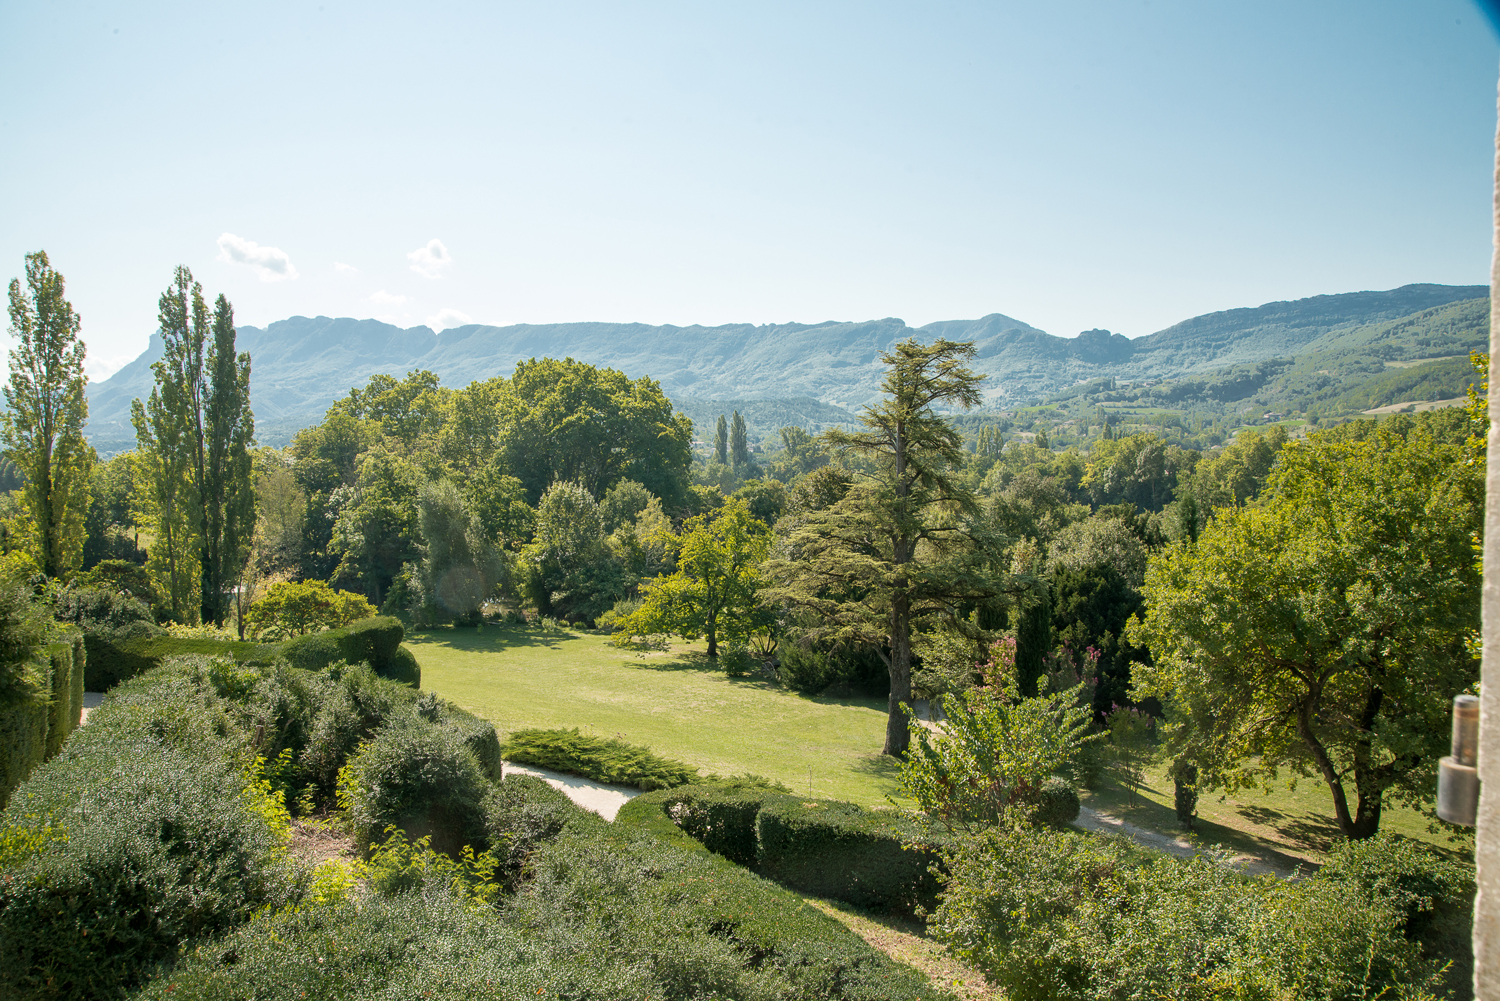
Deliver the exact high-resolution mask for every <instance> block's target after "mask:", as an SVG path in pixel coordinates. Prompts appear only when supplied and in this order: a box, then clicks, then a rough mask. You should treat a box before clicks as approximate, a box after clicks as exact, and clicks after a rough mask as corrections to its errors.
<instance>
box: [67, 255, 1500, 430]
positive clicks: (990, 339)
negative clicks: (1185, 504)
mask: <svg viewBox="0 0 1500 1001" xmlns="http://www.w3.org/2000/svg"><path fill="white" fill-rule="evenodd" d="M1488 294H1489V290H1488V288H1487V287H1485V286H1451V285H1432V284H1416V285H1405V286H1402V287H1400V288H1397V289H1389V290H1385V291H1367V292H1346V293H1338V294H1332V295H1323V296H1313V297H1309V298H1307V299H1298V300H1283V301H1277V302H1272V303H1266V304H1263V305H1261V306H1258V307H1239V308H1235V309H1230V310H1221V311H1218V312H1214V313H1206V314H1203V315H1201V316H1197V317H1191V318H1189V319H1187V320H1183V321H1181V322H1180V323H1177V324H1174V325H1172V326H1170V327H1167V328H1165V329H1163V330H1160V331H1157V332H1155V333H1152V334H1147V335H1145V336H1143V337H1138V338H1135V339H1131V338H1127V337H1125V336H1124V335H1122V334H1117V333H1111V332H1110V331H1108V330H1103V329H1098V328H1096V329H1093V330H1088V331H1084V332H1082V333H1081V334H1079V335H1078V336H1076V337H1058V336H1055V335H1053V334H1049V333H1047V332H1045V331H1043V330H1040V329H1038V328H1036V327H1033V326H1031V325H1030V324H1027V323H1025V322H1024V321H1021V320H1017V319H1015V318H1013V317H1010V316H1007V315H1005V314H1003V313H998V312H996V313H990V314H987V315H985V316H983V317H980V318H978V319H975V320H941V321H936V322H934V323H929V324H925V325H923V326H921V327H911V326H908V325H907V324H906V323H905V321H903V320H900V319H898V318H895V317H885V318H882V319H877V320H865V321H824V322H821V323H785V324H760V325H756V324H721V325H718V326H714V327H706V326H702V325H690V326H676V325H670V324H669V325H659V326H654V325H650V324H642V323H609V322H603V321H594V322H580V323H558V324H513V325H508V326H505V327H496V326H491V325H487V324H466V325H464V326H461V327H453V328H449V329H446V330H443V331H441V332H434V331H433V330H432V329H431V328H429V327H426V326H417V327H407V328H401V327H397V326H394V325H392V324H388V323H384V322H382V321H379V320H372V319H365V320H356V319H352V318H330V317H325V316H318V317H304V316H294V317H288V318H287V319H285V320H278V321H275V322H273V323H269V324H267V325H266V326H265V327H255V326H249V325H247V326H243V327H239V328H238V331H237V332H238V346H239V349H240V350H242V351H249V352H250V355H251V358H252V368H251V400H252V405H253V407H254V410H255V413H256V425H257V436H258V438H259V439H260V440H261V442H262V443H263V444H282V443H284V442H285V441H287V440H289V439H290V436H291V435H292V434H293V433H295V432H296V431H297V430H299V429H300V428H302V427H306V426H309V425H311V424H313V423H316V422H317V421H318V420H320V419H321V417H322V414H323V412H324V411H325V410H326V409H327V407H328V405H329V404H331V403H332V402H333V401H334V400H335V399H337V398H339V397H340V396H342V395H344V394H345V393H347V392H348V390H349V388H350V387H352V386H357V385H362V384H364V383H365V382H366V381H367V380H368V379H369V377H370V376H371V375H375V374H377V373H386V374H391V375H396V376H400V375H403V374H404V373H405V372H407V371H409V370H412V369H428V370H431V371H433V372H434V373H436V374H437V375H438V376H439V377H440V378H442V380H443V381H444V383H445V384H449V385H466V384H468V383H469V382H471V381H473V380H475V379H485V378H490V377H493V376H496V375H509V374H510V372H511V371H513V370H514V367H515V364H516V362H517V361H521V360H524V359H526V358H531V357H542V356H546V355H551V356H554V357H563V356H568V357H572V358H575V359H577V360H579V361H584V362H588V363H590V364H595V365H602V366H607V367H610V368H616V369H619V370H621V371H623V372H625V373H626V374H627V375H630V376H631V377H640V376H649V377H651V378H653V379H655V380H657V381H658V382H659V383H660V384H661V386H662V389H663V391H665V392H666V393H667V395H668V396H669V397H671V398H673V399H679V398H680V399H683V400H685V401H686V400H692V401H693V402H694V403H695V404H703V403H711V402H713V401H715V400H725V401H757V400H760V401H785V400H792V399H806V400H809V401H815V402H816V403H818V404H822V405H825V406H827V407H831V408H834V410H835V411H843V412H845V413H850V414H851V415H852V412H853V411H854V410H856V409H858V408H859V407H861V406H864V405H866V404H868V403H871V402H873V401H874V400H876V399H878V397H879V395H880V380H881V378H882V376H883V374H884V367H883V365H882V364H881V362H880V353H881V352H882V351H884V350H886V349H888V348H889V347H890V346H891V345H893V344H895V343H896V342H898V341H900V340H903V339H905V338H906V337H916V338H918V339H920V340H930V339H932V338H934V337H939V336H941V337H948V338H950V339H953V340H972V341H974V343H975V348H976V360H975V364H974V368H975V369H976V370H978V371H980V372H982V373H984V374H985V375H986V376H988V377H989V378H987V379H986V383H985V386H984V393H985V401H986V403H987V404H988V405H992V406H993V405H1002V404H1014V403H1016V402H1020V401H1024V400H1028V399H1037V398H1041V397H1043V396H1045V395H1046V394H1048V393H1052V392H1056V391H1058V390H1059V389H1062V388H1065V387H1067V386H1070V385H1075V384H1077V383H1078V382H1080V381H1082V380H1086V379H1090V378H1097V377H1099V376H1101V375H1110V376H1116V377H1119V378H1124V379H1137V380H1139V379H1163V378H1179V377H1182V376H1185V375H1190V374H1192V373H1194V372H1200V371H1207V370H1209V369H1214V368H1222V367H1224V366H1226V365H1232V364H1243V363H1254V362H1260V361H1266V360H1269V359H1272V358H1277V357H1282V356H1285V355H1287V354H1288V353H1289V352H1295V350H1297V349H1298V348H1301V347H1305V346H1306V345H1308V344H1311V343H1313V342H1314V341H1316V340H1318V339H1319V338H1320V337H1325V336H1326V335H1328V334H1329V332H1330V331H1335V330H1338V329H1341V328H1345V327H1349V328H1352V327H1356V326H1359V325H1361V324H1368V323H1371V322H1379V321H1384V320H1391V319H1396V318H1399V317H1401V316H1404V315H1407V314H1411V313H1415V312H1418V311H1420V310H1422V309H1427V308H1431V307H1434V306H1440V305H1443V304H1446V303H1452V302H1456V301H1461V300H1465V299H1474V298H1479V297H1480V296H1487V295H1488ZM161 351H162V343H161V338H160V335H159V334H156V333H154V334H153V335H152V337H151V341H150V343H149V345H148V347H147V349H146V351H145V352H143V353H142V354H141V355H140V356H139V357H138V358H136V359H135V360H134V361H132V362H130V363H129V364H127V365H126V366H124V367H123V368H121V369H120V370H119V371H117V372H115V373H114V374H113V375H112V376H110V378H108V379H106V380H104V381H103V382H100V383H97V384H90V386H89V388H88V396H89V407H90V421H89V426H88V431H87V433H88V435H89V438H90V440H91V441H93V442H94V444H95V447H96V448H98V449H99V450H100V451H101V452H102V453H106V454H107V453H110V452H114V451H121V450H124V449H127V448H130V447H131V446H132V444H133V442H134V434H133V432H132V431H131V429H130V423H129V410H130V401H131V400H133V399H135V398H137V397H138V396H144V395H147V394H149V392H150V389H151V368H150V365H151V363H152V362H153V361H155V360H157V359H158V358H160V357H161ZM700 409H701V407H700ZM804 409H805V408H804ZM820 415H821V416H822V417H824V418H831V417H833V416H836V413H831V412H828V411H822V412H820Z"/></svg>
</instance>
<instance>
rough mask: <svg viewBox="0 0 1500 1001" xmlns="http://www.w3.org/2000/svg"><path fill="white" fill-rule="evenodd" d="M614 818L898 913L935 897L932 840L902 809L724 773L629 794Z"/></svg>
mask: <svg viewBox="0 0 1500 1001" xmlns="http://www.w3.org/2000/svg"><path fill="white" fill-rule="evenodd" d="M615 822H616V823H617V824H624V825H625V826H628V827H634V828H638V829H640V830H644V831H647V832H650V833H651V834H653V835H655V836H656V837H658V838H663V839H670V838H671V834H670V833H669V832H668V831H667V829H666V828H667V826H669V825H670V826H672V827H674V828H676V829H677V836H678V837H679V838H688V839H691V840H692V841H693V842H694V843H696V844H700V845H701V846H702V847H703V848H706V849H707V850H709V851H711V852H713V853H714V854H715V855H720V856H723V857H724V858H726V859H728V860H729V861H731V862H734V863H736V864H738V865H742V866H746V867H748V868H753V869H754V870H755V871H756V872H759V873H760V874H761V875H763V876H766V877H768V878H771V879H774V880H776V881H777V882H779V883H782V884H783V885H785V886H789V887H792V888H793V889H796V890H800V891H802V892H805V893H812V894H816V895H817V896H820V897H832V898H834V899H837V900H844V901H847V902H849V903H851V904H855V905H857V906H860V907H867V908H872V909H877V910H895V911H903V912H906V913H911V912H912V911H914V910H915V909H916V908H917V907H918V906H920V907H924V908H928V909H931V908H932V907H933V906H934V905H935V903H936V894H937V890H938V879H937V877H936V876H935V875H933V873H932V872H931V871H930V867H931V866H933V865H936V864H938V863H939V862H940V858H939V854H938V848H939V844H938V842H936V841H934V840H933V839H932V838H931V837H930V836H928V835H926V834H925V833H924V832H923V830H922V829H921V828H920V827H919V826H918V825H917V824H916V823H915V822H914V821H912V820H909V819H907V818H905V817H903V816H901V815H900V814H894V813H887V812H884V811H878V810H866V809H864V808H863V807H860V806H856V805H854V804H853V803H840V802H836V801H831V800H808V799H804V798H802V797H799V796H792V795H790V794H789V793H787V792H786V790H785V789H778V788H772V787H770V786H767V785H766V784H764V783H760V782H755V781H746V780H734V779H730V780H718V781H713V782H702V783H695V784H693V785H687V786H681V787H679V788H676V789H669V790H664V791H661V792H654V793H647V794H646V795H644V796H637V797H636V798H634V799H632V800H631V801H630V802H629V803H626V804H625V805H624V806H622V807H621V808H620V812H619V813H618V814H617V815H616V817H615ZM908 844H911V845H914V846H917V847H913V848H911V849H907V848H906V847H904V846H906V845H908Z"/></svg>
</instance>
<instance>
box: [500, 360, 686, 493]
mask: <svg viewBox="0 0 1500 1001" xmlns="http://www.w3.org/2000/svg"><path fill="white" fill-rule="evenodd" d="M510 390H511V392H510V394H509V395H508V397H507V398H506V399H505V400H503V401H502V403H501V404H500V407H499V412H500V423H501V427H502V431H501V435H500V437H501V444H500V453H501V454H502V455H503V456H504V458H505V462H506V465H507V467H508V468H509V469H510V471H511V473H512V475H514V476H517V477H519V478H520V480H521V482H522V483H524V484H525V485H526V489H527V491H528V492H529V493H530V495H531V496H532V497H534V498H539V497H541V496H542V494H543V492H544V491H546V490H547V489H548V488H549V487H551V485H552V484H553V483H560V482H577V483H579V484H580V485H581V486H582V487H583V489H584V490H586V491H587V492H588V493H589V495H590V496H593V497H598V496H599V495H601V494H602V493H603V492H604V491H605V490H607V489H608V488H609V487H611V486H613V485H614V484H615V483H616V482H618V481H619V480H622V479H631V480H635V481H637V482H639V483H641V484H644V485H645V487H646V489H647V490H649V491H651V492H652V493H653V494H655V495H656V496H658V497H661V498H664V499H666V500H668V501H673V502H675V501H676V500H677V499H678V497H679V496H680V495H681V492H682V486H683V474H684V473H685V471H686V470H687V466H688V461H689V451H688V448H689V445H690V444H691V442H692V440H693V425H692V422H691V421H690V420H688V419H687V418H686V417H684V416H682V415H680V414H675V413H674V412H673V410H672V403H671V401H670V400H668V399H667V398H666V396H664V395H663V394H662V391H661V387H660V386H659V385H658V384H657V383H656V382H655V381H653V380H651V379H647V378H640V379H636V380H633V381H632V380H630V379H628V378H626V376H625V375H624V374H623V373H621V372H617V371H615V370H614V369H608V368H595V367H594V366H592V365H585V364H583V363H582V362H576V361H574V360H573V359H571V358H568V359H564V360H561V361H560V360H558V359H555V358H543V359H541V360H540V361H537V360H534V359H533V360H531V361H523V362H521V363H520V364H518V365H517V366H516V371H515V374H514V375H513V376H512V377H511V380H510Z"/></svg>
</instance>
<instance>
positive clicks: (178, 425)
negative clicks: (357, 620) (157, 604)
mask: <svg viewBox="0 0 1500 1001" xmlns="http://www.w3.org/2000/svg"><path fill="white" fill-rule="evenodd" d="M157 305H158V321H159V323H160V324H161V336H162V342H163V348H164V350H163V352H162V359H161V360H160V361H158V362H157V363H156V364H154V365H153V366H152V370H153V371H154V372H155V373H156V388H155V389H153V390H152V393H151V399H150V401H149V402H148V403H147V404H146V405H145V406H144V407H143V406H142V405H141V403H140V401H139V400H137V401H136V403H135V405H134V406H133V407H132V410H131V419H132V421H133V423H134V424H135V427H136V437H137V440H138V441H139V442H140V444H141V447H142V449H143V451H145V452H146V453H147V457H148V459H149V461H148V464H147V476H148V477H150V478H151V479H152V481H153V482H152V489H151V490H150V491H148V494H149V496H150V498H151V500H152V502H153V504H154V506H155V507H156V516H157V519H158V521H159V522H160V523H161V524H162V525H163V526H171V531H172V533H173V537H172V538H160V541H161V542H162V543H163V544H164V545H165V546H166V547H167V549H168V551H169V553H168V555H166V556H165V557H164V558H165V559H166V560H167V561H168V562H169V563H170V564H171V565H170V567H169V568H168V567H163V569H164V570H166V571H167V572H169V573H170V576H171V583H170V588H171V593H172V595H173V598H172V602H173V613H174V614H175V615H178V616H184V615H186V609H183V608H179V607H177V606H178V604H179V600H180V599H179V597H178V594H179V588H180V587H182V586H183V583H182V581H183V577H182V575H183V574H184V573H185V572H186V569H185V568H186V567H187V566H188V564H189V562H191V563H192V564H193V565H194V566H195V567H196V577H197V579H196V592H197V597H196V605H197V608H196V609H195V612H196V616H197V617H198V618H200V619H201V620H203V621H211V622H215V623H220V624H222V623H223V621H224V617H225V615H226V613H227V611H228V603H227V602H226V601H225V600H224V588H225V586H226V585H228V584H230V583H232V582H233V581H234V580H236V579H237V578H238V576H239V574H240V571H241V570H243V569H244V565H245V559H246V557H247V556H248V553H249V543H250V539H251V537H252V535H253V533H254V528H255V497H254V488H253V486H252V479H251V475H252V474H251V464H250V456H249V446H250V445H252V444H253V443H254V427H255V425H254V419H253V417H252V415H251V413H250V356H249V355H248V354H244V353H241V354H238V355H236V354H235V350H234V336H235V334H234V309H233V307H232V306H230V304H229V300H228V299H226V298H225V297H224V296H222V295H220V296H219V297H218V299H217V300H216V301H215V303H214V313H213V318H212V319H210V318H209V312H208V306H207V304H206V303H205V302H204V300H203V286H202V285H200V284H199V283H197V282H195V281H194V280H193V273H192V272H191V271H189V270H188V269H187V268H185V267H179V268H178V269H177V271H176V273H175V274H174V276H173V283H172V286H171V287H170V288H168V289H167V291H165V292H163V293H162V296H161V298H160V300H158V304H157ZM179 544H180V545H181V546H183V547H188V546H190V545H191V546H192V548H195V549H196V552H194V553H193V554H192V556H193V559H192V560H191V561H189V559H188V555H187V553H186V552H185V551H184V550H175V549H174V546H177V545H179Z"/></svg>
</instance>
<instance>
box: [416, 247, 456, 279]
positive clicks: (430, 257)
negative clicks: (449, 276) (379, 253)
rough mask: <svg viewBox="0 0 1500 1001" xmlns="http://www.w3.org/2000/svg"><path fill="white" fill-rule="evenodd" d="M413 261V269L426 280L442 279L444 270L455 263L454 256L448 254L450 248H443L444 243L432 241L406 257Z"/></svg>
mask: <svg viewBox="0 0 1500 1001" xmlns="http://www.w3.org/2000/svg"><path fill="white" fill-rule="evenodd" d="M406 259H407V260H408V261H411V269H412V270H413V271H415V272H416V273H417V274H419V275H422V276H423V277H424V278H440V277H442V272H443V269H444V268H446V267H447V266H448V265H450V264H452V263H453V255H452V254H450V253H448V248H447V247H445V246H443V241H442V240H439V239H436V238H434V239H431V240H428V241H427V246H425V247H418V248H417V249H416V250H413V251H412V252H411V253H409V254H407V255H406Z"/></svg>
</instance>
